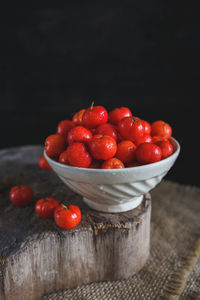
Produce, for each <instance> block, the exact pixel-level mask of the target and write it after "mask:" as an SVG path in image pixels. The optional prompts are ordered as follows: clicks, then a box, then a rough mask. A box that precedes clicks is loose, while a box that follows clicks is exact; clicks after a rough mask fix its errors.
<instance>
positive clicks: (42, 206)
mask: <svg viewBox="0 0 200 300" xmlns="http://www.w3.org/2000/svg"><path fill="white" fill-rule="evenodd" d="M58 205H59V203H58V201H57V200H56V199H54V198H53V197H45V198H42V199H40V200H38V201H37V202H36V204H35V212H36V214H37V215H38V216H40V217H42V218H48V219H51V218H53V216H54V210H55V208H56V207H57V206H58Z"/></svg>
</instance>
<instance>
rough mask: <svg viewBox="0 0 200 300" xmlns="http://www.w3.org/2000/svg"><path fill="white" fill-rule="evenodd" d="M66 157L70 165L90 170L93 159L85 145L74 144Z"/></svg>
mask: <svg viewBox="0 0 200 300" xmlns="http://www.w3.org/2000/svg"><path fill="white" fill-rule="evenodd" d="M66 156H67V159H68V162H69V165H71V166H74V167H79V168H88V167H89V165H90V164H91V161H92V158H91V155H90V154H89V152H88V151H87V149H86V147H85V145H84V144H83V143H77V142H76V143H73V144H71V145H69V146H68V148H67V150H66Z"/></svg>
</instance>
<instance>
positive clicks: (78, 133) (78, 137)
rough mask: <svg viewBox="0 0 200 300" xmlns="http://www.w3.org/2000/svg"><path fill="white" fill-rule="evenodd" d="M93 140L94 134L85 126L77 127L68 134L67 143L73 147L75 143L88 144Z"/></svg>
mask: <svg viewBox="0 0 200 300" xmlns="http://www.w3.org/2000/svg"><path fill="white" fill-rule="evenodd" d="M91 138H92V133H91V131H89V130H88V129H87V128H85V127H83V126H76V127H74V128H72V129H70V131H69V132H68V135H67V142H68V144H69V145H71V144H72V143H74V142H80V143H88V142H89V141H90V140H91Z"/></svg>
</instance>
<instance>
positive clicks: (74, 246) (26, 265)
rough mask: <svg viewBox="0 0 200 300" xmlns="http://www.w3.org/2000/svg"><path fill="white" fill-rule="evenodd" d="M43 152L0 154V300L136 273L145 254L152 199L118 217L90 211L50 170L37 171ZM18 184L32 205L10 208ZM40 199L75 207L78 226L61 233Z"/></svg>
mask: <svg viewBox="0 0 200 300" xmlns="http://www.w3.org/2000/svg"><path fill="white" fill-rule="evenodd" d="M41 153H42V148H41V147H39V146H28V147H22V148H15V149H7V150H2V151H0V208H1V209H0V300H12V299H15V300H35V299H38V298H40V297H41V296H42V295H44V294H47V293H50V292H53V291H56V290H59V289H64V288H71V287H75V286H78V285H82V284H85V283H89V282H94V281H103V280H116V279H123V278H127V277H129V276H131V275H133V274H135V273H136V272H138V271H139V270H140V269H141V268H142V266H143V265H144V264H145V262H146V260H147V258H148V255H149V242H150V214H151V201H150V199H147V198H146V199H144V200H143V202H142V204H141V205H140V206H139V207H138V208H136V209H134V210H132V211H129V212H125V213H120V214H106V213H100V212H97V211H94V210H91V209H89V208H88V207H86V205H85V204H84V203H83V201H82V198H81V197H80V196H79V195H77V194H75V193H74V192H72V191H71V190H69V189H68V188H67V187H66V186H65V185H64V184H63V183H62V182H61V181H60V179H59V178H58V177H57V176H56V175H55V174H54V173H53V172H52V171H50V172H49V171H43V170H40V169H39V167H38V165H37V161H38V158H39V156H40V155H41ZM16 184H28V185H30V186H31V187H32V189H33V191H34V195H35V197H34V201H33V203H32V204H31V205H30V206H28V207H25V208H17V207H14V206H13V205H12V204H11V203H10V201H9V190H10V188H11V187H12V186H13V185H16ZM44 196H53V197H55V198H57V199H58V200H59V202H61V203H65V204H69V203H74V204H77V205H79V207H80V208H81V211H82V221H81V223H80V224H79V225H78V226H77V227H75V228H74V229H71V230H66V231H64V230H61V229H60V228H58V227H57V226H56V225H55V223H54V221H53V220H45V219H42V218H39V217H38V216H37V215H36V214H35V212H34V203H35V201H36V200H37V199H39V198H42V197H44Z"/></svg>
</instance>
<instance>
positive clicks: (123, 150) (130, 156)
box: [116, 140, 136, 163]
mask: <svg viewBox="0 0 200 300" xmlns="http://www.w3.org/2000/svg"><path fill="white" fill-rule="evenodd" d="M135 149H136V146H135V144H133V142H131V141H129V140H125V141H122V142H120V143H119V144H118V145H117V153H116V157H117V158H118V159H120V160H121V161H122V162H123V163H129V162H131V161H133V160H134V158H135Z"/></svg>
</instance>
